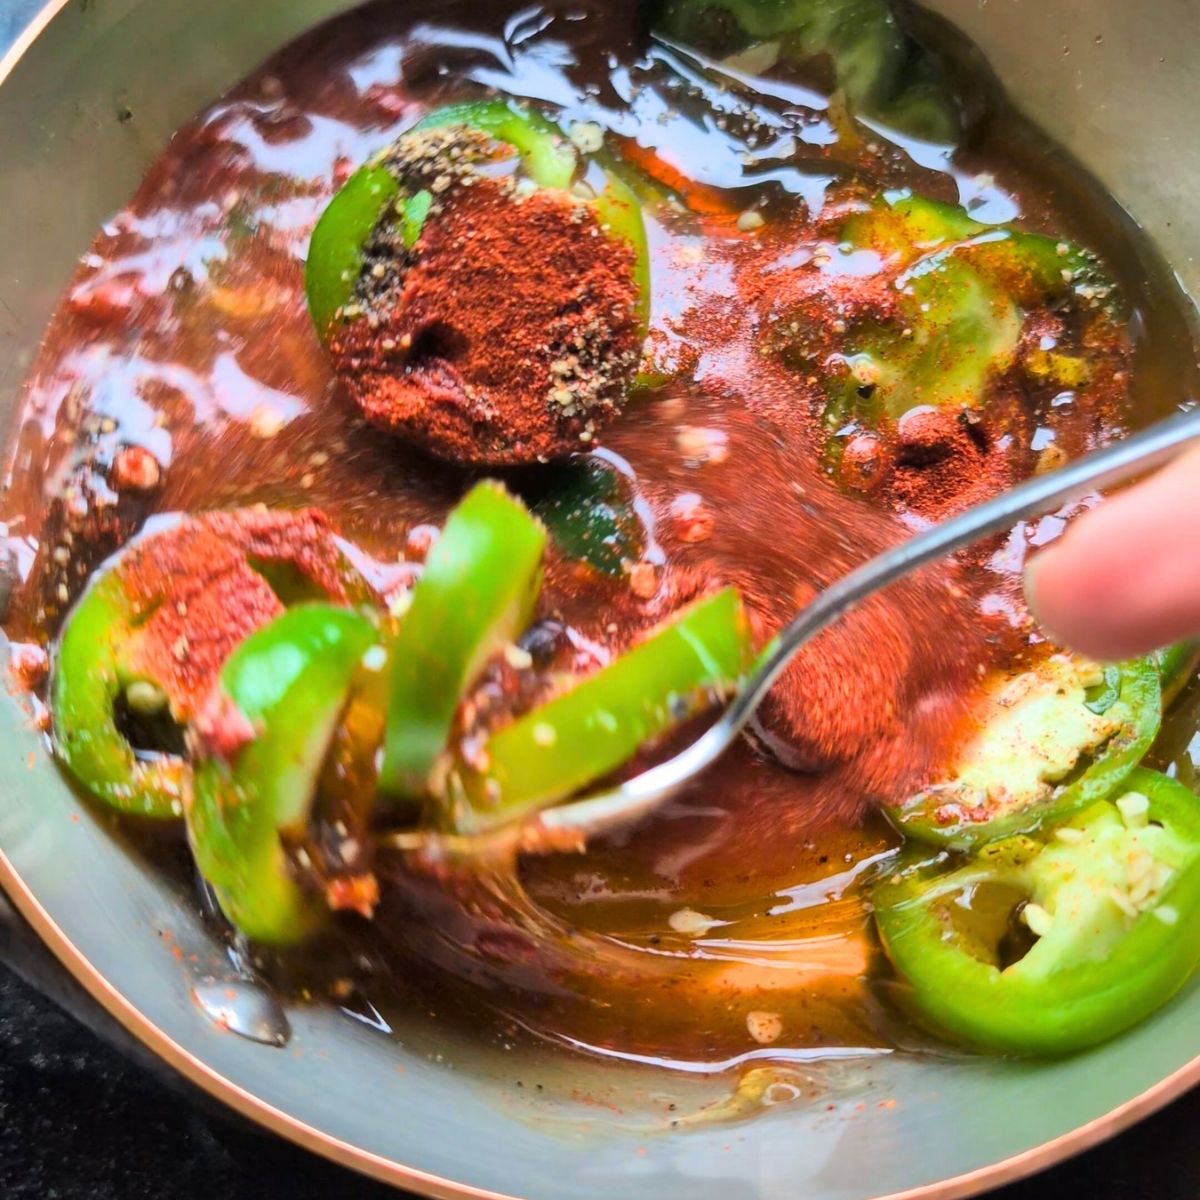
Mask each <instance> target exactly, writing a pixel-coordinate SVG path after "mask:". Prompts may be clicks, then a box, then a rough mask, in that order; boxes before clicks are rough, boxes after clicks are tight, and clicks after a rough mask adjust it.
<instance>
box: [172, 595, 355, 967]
mask: <svg viewBox="0 0 1200 1200" xmlns="http://www.w3.org/2000/svg"><path fill="white" fill-rule="evenodd" d="M377 636H378V635H377V632H376V629H375V626H374V625H373V624H372V623H371V621H369V620H368V619H367V618H366V617H364V616H362V615H361V614H359V613H357V612H354V611H353V610H351V609H346V608H334V607H332V606H330V605H322V604H309V605H300V606H298V607H296V608H293V609H289V610H288V611H287V612H285V613H284V614H283V615H281V616H280V617H278V618H277V619H276V620H274V621H273V622H271V624H270V625H267V626H264V627H263V628H262V629H260V630H258V631H257V632H255V633H253V634H252V635H251V636H250V637H248V638H247V639H246V640H245V641H244V642H243V643H242V644H241V645H240V646H239V647H238V648H237V649H236V650H235V651H234V652H233V654H231V655H230V657H229V660H228V661H227V662H226V663H225V666H224V667H223V668H222V670H221V677H220V683H219V692H218V695H217V701H216V703H217V704H218V707H217V708H216V711H215V712H214V713H213V714H212V715H211V720H212V721H213V722H214V723H221V722H225V723H229V724H232V725H234V726H239V727H241V726H244V733H243V734H242V735H240V737H239V734H238V733H237V732H236V731H235V732H234V733H233V734H232V735H230V737H229V738H223V739H222V740H223V741H230V740H232V741H237V740H240V739H241V737H244V738H245V741H244V744H242V745H241V746H240V747H239V748H237V749H236V750H234V751H233V753H232V754H231V755H230V757H229V759H228V760H226V758H225V757H224V756H222V755H219V754H213V755H211V756H209V757H207V758H205V759H204V760H203V761H201V762H200V763H199V765H198V766H197V767H196V772H195V781H194V787H193V789H192V795H191V797H190V800H189V802H188V804H187V807H186V817H187V829H188V837H189V840H190V842H191V846H192V853H193V854H194V855H195V858H196V865H197V866H198V867H199V869H200V873H201V875H203V876H204V878H205V879H206V880H207V881H208V882H209V884H210V885H211V886H212V888H213V890H214V892H215V893H216V895H217V899H218V901H219V902H220V905H221V910H222V911H223V912H224V913H225V915H226V916H227V917H228V918H229V920H230V921H231V922H232V923H233V924H234V925H235V926H236V927H237V928H238V929H239V930H240V931H241V932H242V933H243V934H245V935H246V936H247V937H249V938H251V939H253V940H255V941H260V942H265V943H271V944H277V945H284V944H289V943H293V942H296V941H299V940H300V939H302V938H303V937H305V936H307V935H308V934H309V933H311V932H312V931H313V930H314V929H315V928H316V927H317V925H318V924H319V922H320V919H321V915H322V907H321V904H320V902H319V901H318V900H317V899H316V898H315V897H311V896H308V895H306V894H305V893H304V892H303V891H302V890H301V888H300V887H299V885H298V884H297V883H296V882H295V880H294V879H293V877H292V874H291V871H290V869H289V865H288V858H287V852H286V849H285V846H284V842H283V838H284V837H287V836H291V837H293V838H296V839H299V838H300V837H302V836H303V834H304V831H305V829H306V828H307V825H308V820H309V816H310V813H311V810H312V804H313V800H314V796H315V794H316V790H317V784H318V780H319V777H320V773H321V766H322V762H323V760H324V758H325V754H326V751H327V750H328V748H329V745H330V741H331V739H332V737H333V734H334V729H335V727H336V725H337V722H338V719H339V717H340V716H341V713H342V709H343V707H344V706H345V704H346V701H347V698H348V696H349V693H350V687H351V684H352V683H353V681H354V678H355V675H356V674H357V672H358V671H359V668H360V666H361V665H362V659H363V655H364V654H365V653H366V652H367V651H368V650H369V649H370V648H371V647H372V646H374V645H375V644H376V638H377Z"/></svg>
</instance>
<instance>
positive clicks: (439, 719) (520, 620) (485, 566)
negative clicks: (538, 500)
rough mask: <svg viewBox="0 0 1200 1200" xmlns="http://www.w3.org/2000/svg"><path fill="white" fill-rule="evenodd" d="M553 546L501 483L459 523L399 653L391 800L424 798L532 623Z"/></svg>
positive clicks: (417, 590)
mask: <svg viewBox="0 0 1200 1200" xmlns="http://www.w3.org/2000/svg"><path fill="white" fill-rule="evenodd" d="M545 546H546V531H545V530H544V529H543V528H542V526H541V525H540V524H539V523H538V522H537V521H536V520H535V519H534V518H533V517H532V516H531V515H530V513H529V511H528V510H527V509H526V508H525V506H524V505H523V504H522V503H521V502H520V501H519V500H516V499H514V498H513V497H512V496H510V495H509V494H508V493H507V492H506V491H505V490H504V489H503V488H502V487H501V486H500V485H499V484H498V483H494V482H490V481H485V482H483V483H480V484H476V486H475V487H474V488H472V490H471V491H470V492H469V493H468V495H467V497H466V498H465V499H464V500H463V501H462V502H461V503H460V504H459V505H458V507H457V508H455V509H454V511H453V512H452V513H451V514H450V517H449V519H448V520H447V522H446V527H445V529H444V530H443V531H442V534H441V536H440V537H439V538H438V540H437V541H436V542H435V543H434V545H433V548H432V549H431V550H430V552H429V556H428V558H427V559H426V561H425V569H424V571H423V572H422V574H421V578H420V579H419V580H418V581H417V585H416V587H414V588H413V592H412V603H411V605H410V607H409V608H408V610H407V612H405V614H404V616H403V620H402V621H401V624H400V629H399V632H398V633H397V635H396V638H395V640H394V641H393V642H392V646H391V654H390V657H391V675H392V681H391V697H390V700H389V703H388V715H387V734H386V737H385V740H384V751H383V765H382V768H381V771H380V779H379V785H380V787H381V789H382V790H383V791H385V792H393V793H399V794H401V795H410V796H411V795H420V794H421V793H422V792H424V790H425V788H426V786H427V784H428V781H429V773H430V770H431V769H432V767H433V765H434V763H435V762H436V761H437V758H438V756H439V755H440V754H441V753H442V751H443V750H444V749H445V748H446V739H447V737H448V736H449V733H450V726H451V722H452V721H453V719H454V711H455V709H456V708H457V707H458V704H459V701H460V700H461V699H462V697H463V694H464V692H465V691H466V690H467V688H468V687H469V686H470V685H471V683H472V682H473V681H474V679H475V677H476V676H477V675H478V674H479V672H480V671H481V670H482V669H483V667H484V665H485V664H486V662H487V660H488V659H489V658H491V656H492V655H493V654H495V653H497V652H498V651H499V650H500V649H501V648H502V647H503V646H504V645H505V644H507V643H511V642H513V641H515V640H516V638H517V637H518V636H519V635H520V634H521V632H522V630H524V628H525V626H526V625H527V624H528V623H529V619H530V617H531V616H532V614H533V607H534V605H535V604H536V602H537V597H538V592H539V591H540V589H541V582H542V554H543V552H544V550H545Z"/></svg>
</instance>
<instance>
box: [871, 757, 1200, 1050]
mask: <svg viewBox="0 0 1200 1200" xmlns="http://www.w3.org/2000/svg"><path fill="white" fill-rule="evenodd" d="M1124 786H1125V788H1126V789H1128V790H1127V791H1126V792H1124V794H1121V795H1120V796H1119V798H1118V799H1117V800H1116V801H1115V802H1113V801H1107V800H1106V801H1101V802H1100V803H1099V804H1097V805H1094V806H1092V807H1090V808H1088V809H1086V810H1085V811H1083V812H1081V813H1079V814H1077V815H1076V816H1075V817H1074V818H1073V819H1072V820H1071V821H1070V822H1068V823H1067V824H1065V825H1063V826H1061V827H1059V828H1058V829H1057V830H1055V831H1054V832H1053V833H1049V834H1048V835H1047V836H1046V837H1045V838H1044V839H1043V840H1040V841H1034V840H1032V839H1030V838H1017V839H1013V840H1012V841H1008V842H1000V843H996V844H995V845H993V846H989V847H988V848H987V849H986V850H984V851H982V852H981V853H980V854H979V855H978V856H977V857H975V858H972V859H971V860H969V861H968V862H967V863H966V864H965V865H962V866H957V867H952V869H950V870H948V871H946V870H944V869H943V870H941V871H939V870H938V869H937V868H936V867H935V868H933V869H929V868H926V869H919V870H916V871H913V872H911V873H909V874H905V875H901V876H899V877H896V878H895V879H894V881H892V882H889V883H887V884H884V885H883V886H881V887H879V888H877V889H876V890H875V892H874V895H873V903H874V906H875V920H876V924H877V926H878V929H879V933H880V936H881V938H882V940H883V945H884V948H885V950H886V951H887V955H888V957H889V959H890V960H891V962H892V964H893V966H894V967H895V968H896V971H897V972H898V973H899V975H900V976H901V978H902V979H903V981H904V982H905V984H906V985H907V988H908V991H907V993H903V992H902V993H901V997H902V1002H903V1003H904V1004H905V1006H906V1007H907V1008H910V1009H912V1010H913V1011H914V1014H915V1015H916V1016H917V1017H918V1018H919V1019H920V1020H921V1021H922V1022H923V1023H925V1024H927V1025H929V1026H930V1027H932V1028H934V1029H935V1030H937V1031H938V1032H947V1033H950V1034H952V1035H954V1036H956V1037H958V1038H961V1039H963V1040H964V1041H966V1042H968V1043H971V1044H973V1045H976V1046H979V1047H982V1048H986V1049H991V1050H999V1051H1005V1052H1009V1053H1015V1054H1028V1055H1060V1054H1067V1053H1070V1052H1072V1051H1076V1050H1081V1049H1084V1048H1086V1047H1088V1046H1092V1045H1095V1044H1097V1043H1099V1042H1102V1041H1105V1040H1106V1039H1108V1038H1110V1037H1113V1036H1114V1035H1115V1034H1118V1033H1120V1032H1121V1031H1122V1030H1124V1029H1127V1028H1129V1027H1130V1026H1132V1025H1135V1024H1136V1023H1137V1022H1139V1021H1141V1020H1142V1019H1143V1018H1145V1017H1147V1016H1149V1015H1150V1014H1151V1013H1152V1012H1154V1011H1155V1010H1156V1009H1158V1008H1160V1007H1161V1006H1162V1005H1163V1004H1165V1003H1166V1002H1167V1001H1168V1000H1169V999H1170V998H1171V996H1172V995H1174V993H1175V992H1176V991H1178V989H1179V988H1180V987H1181V986H1182V985H1183V983H1184V982H1185V981H1186V980H1187V979H1188V977H1189V976H1190V975H1191V974H1192V972H1193V971H1194V970H1195V968H1196V965H1197V962H1198V961H1200V800H1198V799H1197V797H1196V796H1195V795H1193V793H1192V792H1190V791H1189V790H1188V789H1187V788H1186V787H1184V786H1183V785H1182V784H1180V783H1178V782H1176V781H1175V780H1172V779H1168V778H1167V777H1166V776H1163V775H1159V774H1157V773H1155V772H1152V771H1146V770H1143V769H1138V770H1136V771H1134V772H1133V773H1132V774H1130V775H1129V776H1128V777H1127V778H1126V781H1125V785H1124ZM1022 952H1023V953H1022Z"/></svg>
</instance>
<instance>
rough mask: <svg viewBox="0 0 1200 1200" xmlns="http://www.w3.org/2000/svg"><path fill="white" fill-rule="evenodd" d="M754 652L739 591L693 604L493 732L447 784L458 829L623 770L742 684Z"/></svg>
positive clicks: (529, 808) (494, 821) (497, 820)
mask: <svg viewBox="0 0 1200 1200" xmlns="http://www.w3.org/2000/svg"><path fill="white" fill-rule="evenodd" d="M751 656H752V652H751V644H750V637H749V630H748V626H747V623H746V615H745V612H744V610H743V608H742V601H741V597H740V596H739V595H738V593H737V592H736V591H735V590H733V589H732V588H726V589H725V590H724V591H721V592H717V593H716V594H715V595H713V596H710V597H708V598H707V599H704V600H700V601H698V602H696V603H695V604H693V605H691V606H689V607H688V608H685V609H684V610H683V611H682V612H680V613H678V614H677V615H676V616H675V617H673V618H672V619H671V620H670V621H668V622H667V623H665V624H664V625H662V626H660V627H659V628H658V630H657V631H655V632H654V633H651V634H650V635H649V636H648V637H647V638H646V639H645V640H644V641H642V642H640V643H639V644H638V645H636V646H634V647H633V648H632V649H630V650H628V651H626V652H625V653H624V654H622V655H621V656H620V657H618V658H617V659H616V660H615V661H613V662H611V663H610V664H609V665H608V666H606V667H604V668H602V669H601V670H600V671H597V672H596V674H595V675H592V676H589V677H588V678H587V679H584V680H583V681H582V682H580V683H578V684H576V685H575V686H574V687H572V688H571V690H570V691H567V692H564V693H563V694H562V695H560V696H557V697H556V698H554V699H553V700H550V701H548V702H547V703H545V704H543V705H542V706H541V707H539V708H535V709H534V710H533V711H532V712H530V713H527V714H526V715H525V716H522V717H519V718H518V719H517V720H515V721H513V722H512V723H511V724H510V725H506V726H504V727H503V728H502V729H500V730H498V731H497V732H496V733H494V734H492V735H491V737H490V738H488V740H487V742H486V743H485V744H484V746H483V750H482V755H481V757H480V760H479V762H478V763H477V764H475V765H471V764H467V763H463V762H460V763H456V764H455V765H454V766H453V767H452V768H451V770H450V772H449V774H448V778H447V781H446V787H445V793H446V799H447V801H448V815H449V818H450V825H451V827H452V830H453V832H456V833H463V834H472V833H479V832H483V831H485V830H487V829H490V828H493V827H495V826H498V825H501V824H504V823H506V822H509V821H513V820H516V819H518V818H520V817H523V816H525V815H527V814H529V813H531V812H533V811H535V810H537V809H539V808H544V807H546V806H547V805H550V804H554V803H555V802H557V801H559V800H562V799H565V798H566V797H568V796H570V795H572V794H573V793H574V792H577V791H578V790H579V789H580V788H582V787H584V786H585V785H586V784H588V783H591V782H592V781H594V780H596V779H599V778H600V777H602V776H603V775H606V774H608V773H609V772H610V771H613V770H615V769H616V768H617V767H619V766H621V765H622V764H623V763H625V762H627V761H628V760H629V759H630V758H631V757H632V756H633V755H634V754H635V753H636V752H637V750H638V749H639V747H641V746H642V744H643V743H645V742H646V741H647V740H649V739H651V738H654V737H657V736H658V735H659V734H662V733H664V732H665V731H667V730H668V729H671V728H672V727H673V726H675V725H677V724H679V723H680V722H681V721H683V720H685V719H686V718H688V717H690V716H693V715H695V714H696V713H698V712H700V711H702V710H703V709H704V708H705V707H707V705H708V704H710V703H711V702H712V701H713V699H714V697H715V696H717V695H720V694H723V693H724V692H726V691H727V690H728V689H730V688H732V687H734V686H735V685H736V683H737V681H738V680H739V679H740V677H741V676H742V674H743V673H744V672H745V670H746V669H747V667H748V666H749V664H750V661H751Z"/></svg>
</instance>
